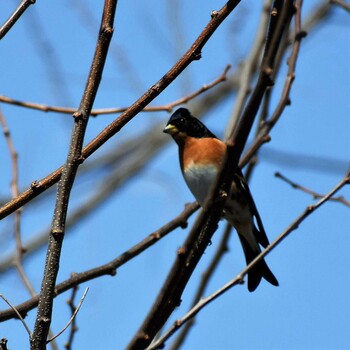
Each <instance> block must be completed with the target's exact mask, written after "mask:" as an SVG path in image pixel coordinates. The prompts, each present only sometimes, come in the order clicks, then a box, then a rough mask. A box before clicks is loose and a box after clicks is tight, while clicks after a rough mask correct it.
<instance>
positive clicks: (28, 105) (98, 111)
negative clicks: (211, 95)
mask: <svg viewBox="0 0 350 350" xmlns="http://www.w3.org/2000/svg"><path fill="white" fill-rule="evenodd" d="M230 68H231V65H227V66H226V67H225V70H224V71H223V72H222V73H221V74H220V76H219V77H217V78H216V79H215V80H213V81H212V82H210V83H208V84H205V85H203V86H202V87H201V88H199V89H198V90H197V91H195V92H193V93H191V94H189V95H187V96H184V97H182V98H180V99H178V100H176V101H173V102H170V103H168V104H165V105H161V106H154V107H152V106H146V107H145V108H144V109H143V110H142V111H141V112H161V111H165V112H171V111H172V110H173V109H174V107H176V106H179V105H181V104H184V103H187V102H189V101H190V100H192V99H194V98H195V97H197V96H199V95H200V94H202V93H203V92H206V91H208V90H209V89H212V88H213V87H214V86H216V85H218V84H220V83H222V82H224V81H226V80H227V73H228V71H229V69H230ZM0 102H4V103H8V104H12V105H15V106H19V107H25V108H31V109H35V110H39V111H42V112H56V113H63V114H70V115H71V114H73V113H75V112H76V110H77V109H76V108H71V107H59V106H48V105H44V104H39V103H34V102H25V101H20V100H15V99H13V98H10V97H7V96H4V95H0ZM127 109H128V107H115V108H102V109H92V110H91V112H90V115H91V116H94V117H96V116H98V115H103V114H116V113H121V112H125V111H126V110H127Z"/></svg>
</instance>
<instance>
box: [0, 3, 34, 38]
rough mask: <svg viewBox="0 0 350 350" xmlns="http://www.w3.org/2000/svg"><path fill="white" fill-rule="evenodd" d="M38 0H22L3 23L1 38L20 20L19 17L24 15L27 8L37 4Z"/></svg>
mask: <svg viewBox="0 0 350 350" xmlns="http://www.w3.org/2000/svg"><path fill="white" fill-rule="evenodd" d="M35 1H36V0H22V2H21V3H20V4H19V5H18V7H17V8H16V10H15V11H14V12H13V14H12V15H11V16H10V17H9V19H8V20H7V21H6V22H5V23H4V24H3V25H2V27H1V28H0V40H1V39H2V38H3V37H4V36H5V35H6V34H7V33H8V31H9V30H10V29H11V28H12V27H13V26H14V24H15V23H16V22H17V21H18V20H19V18H20V17H21V16H22V15H23V13H24V12H25V11H26V9H27V8H28V7H29V6H30V5H32V4H35Z"/></svg>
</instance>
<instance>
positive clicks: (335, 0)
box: [329, 0, 350, 12]
mask: <svg viewBox="0 0 350 350" xmlns="http://www.w3.org/2000/svg"><path fill="white" fill-rule="evenodd" d="M329 2H330V3H331V4H335V5H338V6H340V7H342V8H343V9H344V10H346V11H349V12H350V4H348V3H347V2H345V1H343V0H329Z"/></svg>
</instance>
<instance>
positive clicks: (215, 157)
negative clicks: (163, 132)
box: [180, 137, 226, 169]
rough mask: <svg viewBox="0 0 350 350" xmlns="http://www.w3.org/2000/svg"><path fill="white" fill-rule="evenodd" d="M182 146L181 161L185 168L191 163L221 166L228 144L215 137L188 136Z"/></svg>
mask: <svg viewBox="0 0 350 350" xmlns="http://www.w3.org/2000/svg"><path fill="white" fill-rule="evenodd" d="M182 148H183V149H182V152H180V161H181V165H182V167H183V169H186V167H188V166H189V165H191V164H201V165H206V164H213V165H217V166H218V167H219V166H220V165H221V162H222V159H223V157H224V154H225V151H226V145H225V144H224V143H223V142H222V141H220V140H218V139H215V138H194V137H186V139H185V140H184V143H183V145H182ZM181 153H182V156H181ZM181 158H182V159H181Z"/></svg>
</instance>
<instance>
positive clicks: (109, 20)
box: [31, 0, 117, 350]
mask: <svg viewBox="0 0 350 350" xmlns="http://www.w3.org/2000/svg"><path fill="white" fill-rule="evenodd" d="M116 6H117V1H116V0H106V1H105V5H104V10H103V16H102V20H101V26H100V32H99V38H98V42H97V46H96V51H95V55H94V58H93V61H92V64H91V69H90V73H89V76H88V79H87V83H86V87H85V91H84V94H83V96H82V100H81V103H80V107H79V109H78V111H77V112H76V113H74V115H73V117H74V118H75V119H74V128H73V133H72V137H71V144H70V148H69V152H68V156H67V161H66V164H65V166H64V168H63V172H62V176H61V179H60V181H59V184H58V190H57V199H56V206H55V212H54V216H53V221H52V228H51V232H50V236H49V244H48V249H47V255H46V262H45V270H44V276H43V279H42V284H41V291H40V297H39V304H38V312H37V317H36V321H35V326H34V332H33V335H32V337H31V349H32V350H38V349H46V343H47V342H46V340H47V336H48V332H49V328H50V324H51V317H52V308H53V299H54V291H55V284H56V279H57V274H58V270H59V261H60V255H61V250H62V243H63V239H64V233H65V224H66V216H67V209H68V202H69V197H70V192H71V189H72V186H73V183H74V179H75V176H76V173H77V170H78V167H79V165H80V163H81V157H82V147H83V141H84V135H85V131H86V127H87V123H88V120H89V115H90V111H91V109H92V106H93V102H94V100H95V97H96V94H97V90H98V87H99V84H100V81H101V77H102V71H103V68H104V64H105V61H106V57H107V53H108V47H109V43H110V40H111V38H112V33H113V23H114V14H115V10H116Z"/></svg>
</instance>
